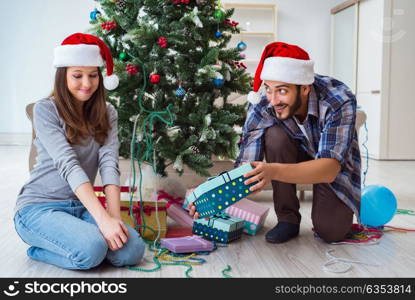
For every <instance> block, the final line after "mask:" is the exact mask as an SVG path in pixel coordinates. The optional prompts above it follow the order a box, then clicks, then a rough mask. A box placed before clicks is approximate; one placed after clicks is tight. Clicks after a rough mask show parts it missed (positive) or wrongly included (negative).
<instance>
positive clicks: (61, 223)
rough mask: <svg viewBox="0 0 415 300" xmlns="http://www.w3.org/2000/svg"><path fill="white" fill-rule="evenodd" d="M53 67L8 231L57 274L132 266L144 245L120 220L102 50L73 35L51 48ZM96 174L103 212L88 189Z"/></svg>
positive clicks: (109, 82)
mask: <svg viewBox="0 0 415 300" xmlns="http://www.w3.org/2000/svg"><path fill="white" fill-rule="evenodd" d="M104 61H105V62H106V67H107V75H108V77H106V78H105V79H103V77H102V74H101V72H100V69H99V67H101V66H103V63H104ZM54 66H55V67H57V70H56V76H55V87H54V90H53V92H52V94H51V96H50V97H49V98H46V99H42V100H39V101H38V102H36V104H35V106H34V119H33V123H34V129H35V133H36V139H35V140H34V144H35V146H36V148H37V152H38V156H37V162H36V164H35V166H34V169H33V170H32V172H31V173H30V179H29V180H28V182H26V184H25V185H24V186H23V187H22V189H21V190H20V193H19V195H18V199H17V203H16V207H15V211H16V214H15V217H14V222H15V227H16V231H17V233H18V234H19V236H20V237H21V239H22V240H23V241H24V242H26V243H27V244H29V245H30V246H31V247H30V248H29V249H28V250H27V254H28V256H29V257H30V258H32V259H35V260H39V261H43V262H46V263H50V264H53V265H56V266H59V267H62V268H66V269H90V268H92V267H95V266H97V265H99V264H100V263H101V262H102V261H103V260H104V259H105V258H106V259H107V260H108V261H109V262H110V263H111V264H113V265H115V266H125V265H135V264H137V263H138V262H139V261H140V260H141V259H142V257H143V253H144V243H143V241H142V240H141V238H140V237H139V235H138V233H137V232H136V231H135V230H134V229H133V228H131V227H129V226H128V225H126V224H124V223H123V222H122V221H121V217H120V188H119V185H120V172H119V168H118V147H119V142H118V136H117V111H116V110H115V109H114V107H113V106H112V105H110V104H106V102H105V90H104V86H105V87H106V88H107V89H114V88H115V87H116V86H117V85H118V78H117V77H116V76H115V75H112V69H113V62H112V57H111V54H110V51H109V49H108V47H107V46H106V45H105V43H104V42H103V41H101V40H100V39H99V38H97V37H95V36H92V35H88V34H82V33H76V34H73V35H71V36H69V37H67V38H66V39H65V40H64V41H63V42H62V44H61V45H60V46H58V47H57V48H56V49H55V56H54ZM98 168H99V170H100V175H101V179H102V184H103V186H104V187H105V188H104V190H105V194H106V199H107V209H105V208H104V207H103V206H102V205H101V203H100V202H99V200H98V199H97V197H96V195H95V193H94V191H93V187H92V183H93V182H94V180H95V176H96V174H97V170H98Z"/></svg>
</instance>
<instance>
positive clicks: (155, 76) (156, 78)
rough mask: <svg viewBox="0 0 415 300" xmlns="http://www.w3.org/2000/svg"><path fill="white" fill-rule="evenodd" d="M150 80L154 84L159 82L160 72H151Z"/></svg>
mask: <svg viewBox="0 0 415 300" xmlns="http://www.w3.org/2000/svg"><path fill="white" fill-rule="evenodd" d="M150 82H151V83H153V84H157V83H159V82H160V75H159V74H151V75H150Z"/></svg>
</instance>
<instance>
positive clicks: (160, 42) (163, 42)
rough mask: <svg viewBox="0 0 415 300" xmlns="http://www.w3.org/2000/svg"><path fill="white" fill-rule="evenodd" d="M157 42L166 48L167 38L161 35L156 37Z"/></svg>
mask: <svg viewBox="0 0 415 300" xmlns="http://www.w3.org/2000/svg"><path fill="white" fill-rule="evenodd" d="M157 44H159V46H160V47H161V48H167V39H166V38H165V37H163V36H161V37H159V38H158V39H157Z"/></svg>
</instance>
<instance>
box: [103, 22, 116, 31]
mask: <svg viewBox="0 0 415 300" xmlns="http://www.w3.org/2000/svg"><path fill="white" fill-rule="evenodd" d="M101 28H102V29H104V30H106V31H111V30H112V29H114V28H117V23H115V21H109V22H105V23H102V24H101Z"/></svg>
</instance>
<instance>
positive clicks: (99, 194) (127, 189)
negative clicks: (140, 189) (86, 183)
mask: <svg viewBox="0 0 415 300" xmlns="http://www.w3.org/2000/svg"><path fill="white" fill-rule="evenodd" d="M132 190H133V191H135V190H136V189H135V188H133V189H132ZM94 192H95V195H96V196H97V198H98V200H99V202H100V203H101V204H102V206H103V207H105V208H107V200H106V198H105V193H104V187H103V186H94ZM120 193H121V197H123V196H124V195H125V194H127V193H130V187H128V186H120Z"/></svg>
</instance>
